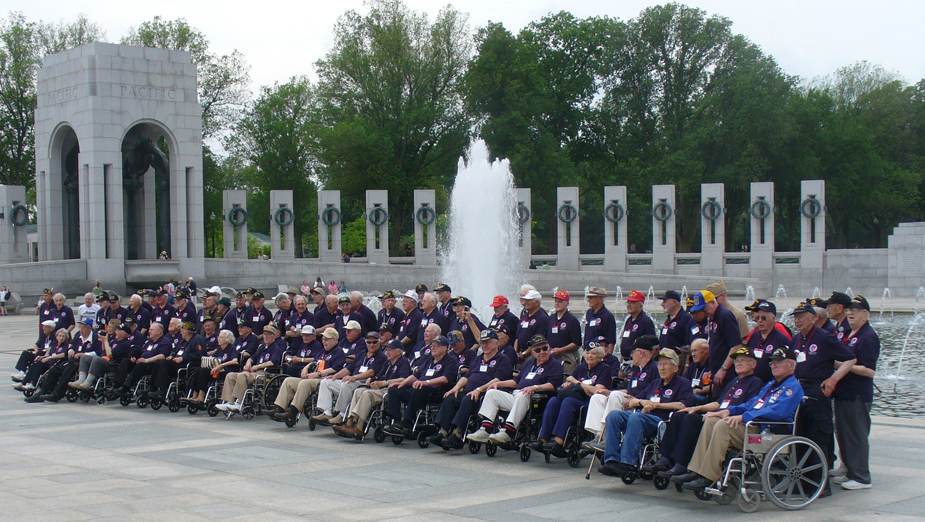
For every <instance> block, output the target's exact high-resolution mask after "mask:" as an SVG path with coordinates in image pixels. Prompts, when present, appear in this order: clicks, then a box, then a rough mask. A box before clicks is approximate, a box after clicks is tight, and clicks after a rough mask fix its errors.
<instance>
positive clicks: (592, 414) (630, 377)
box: [585, 335, 659, 436]
mask: <svg viewBox="0 0 925 522" xmlns="http://www.w3.org/2000/svg"><path fill="white" fill-rule="evenodd" d="M657 350H658V338H657V337H655V336H654V335H643V336H641V337H637V338H636V340H635V343H634V345H633V351H632V352H631V353H630V357H632V361H633V365H632V367H630V369H629V371H628V372H627V374H626V375H625V379H624V380H625V382H626V388H625V389H623V390H613V391H610V390H609V389H608V390H598V392H597V393H595V394H594V395H592V396H591V400H590V402H589V403H588V413H587V415H585V430H587V431H588V432H590V433H591V434H592V435H595V436H598V435H599V434H600V432H601V430H602V429H603V428H604V423H605V422H606V419H607V417H608V416H609V415H610V412H612V411H614V410H617V411H620V410H624V409H626V407H627V405H628V404H630V403H631V402H632V400H633V399H634V398H639V397H641V395H640V394H642V393H644V392H645V391H646V390H647V389H648V388H649V385H650V384H651V383H652V382H654V381H656V380H657V379H658V375H659V372H658V363H657V362H656V361H655V360H654V356H655V353H656V351H657ZM608 384H609V383H608Z"/></svg>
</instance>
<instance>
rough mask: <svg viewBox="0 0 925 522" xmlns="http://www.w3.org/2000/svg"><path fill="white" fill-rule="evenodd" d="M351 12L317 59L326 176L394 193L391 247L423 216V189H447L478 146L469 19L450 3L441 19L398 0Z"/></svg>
mask: <svg viewBox="0 0 925 522" xmlns="http://www.w3.org/2000/svg"><path fill="white" fill-rule="evenodd" d="M368 5H369V13H368V14H366V15H360V14H359V13H357V12H355V11H348V12H347V13H346V14H344V15H343V16H342V17H341V18H340V19H339V20H338V22H337V25H336V26H335V28H334V45H333V48H332V49H331V51H330V52H329V53H328V54H327V55H326V56H325V59H323V60H320V61H319V62H317V64H316V67H317V70H318V75H319V86H318V90H319V96H320V99H321V101H322V118H323V123H324V127H323V128H321V129H319V133H320V138H321V139H320V159H321V161H322V163H323V165H324V168H323V169H322V170H321V171H320V172H319V173H320V179H321V181H322V182H323V183H324V185H325V186H326V187H328V188H336V189H340V190H341V191H342V194H343V195H344V196H345V197H347V198H352V199H356V200H359V199H360V198H362V197H363V194H364V192H363V191H364V190H365V189H369V188H378V189H387V190H388V191H389V200H390V201H389V209H390V214H391V217H390V219H391V220H392V222H393V224H394V225H395V227H394V229H395V230H396V232H398V233H392V234H391V235H390V242H391V245H390V247H391V250H392V251H396V250H397V248H398V245H399V243H400V241H401V233H402V232H403V231H404V230H407V229H410V228H411V226H412V224H413V222H412V219H413V209H412V205H413V191H414V189H419V188H422V187H430V188H435V189H436V188H440V187H442V186H447V185H448V184H449V181H450V180H451V179H452V175H453V173H455V171H456V163H457V159H458V158H459V156H460V155H461V154H462V153H463V152H464V150H465V148H466V146H467V145H468V143H469V137H470V129H471V127H472V124H473V119H472V117H471V116H470V115H469V114H468V113H467V112H466V111H465V107H464V105H463V89H462V76H463V73H464V72H465V68H466V63H467V61H468V59H469V56H470V54H471V51H472V41H471V36H470V33H469V29H468V26H467V22H466V17H465V16H464V15H463V14H462V13H460V12H458V11H456V10H453V9H452V8H449V7H446V8H444V9H442V10H441V11H440V12H439V13H438V14H437V17H436V19H435V20H434V21H433V22H431V21H430V20H429V19H428V17H427V16H426V15H424V14H419V13H417V12H413V11H411V10H409V9H408V7H407V6H405V5H404V4H403V3H401V2H399V1H395V0H373V1H371V2H370V3H369V4H368Z"/></svg>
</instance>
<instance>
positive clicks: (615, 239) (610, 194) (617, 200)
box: [604, 186, 629, 272]
mask: <svg viewBox="0 0 925 522" xmlns="http://www.w3.org/2000/svg"><path fill="white" fill-rule="evenodd" d="M628 208H629V207H628V205H627V201H626V187H624V186H621V187H604V270H607V271H608V272H626V252H627V250H628V249H629V241H627V233H626V230H627V209H628Z"/></svg>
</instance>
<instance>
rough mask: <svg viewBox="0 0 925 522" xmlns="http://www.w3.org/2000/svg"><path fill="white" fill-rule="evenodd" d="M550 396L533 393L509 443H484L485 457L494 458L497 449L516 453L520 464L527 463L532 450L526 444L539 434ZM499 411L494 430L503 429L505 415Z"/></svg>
mask: <svg viewBox="0 0 925 522" xmlns="http://www.w3.org/2000/svg"><path fill="white" fill-rule="evenodd" d="M549 397H550V395H549V394H547V393H542V392H538V393H534V394H533V395H532V396H531V397H530V409H529V410H528V411H527V415H525V416H524V418H523V420H522V421H520V425H518V426H517V431H516V432H515V433H514V436H513V437H511V441H510V442H507V443H505V444H497V443H495V442H492V441H488V442H486V443H485V455H487V456H488V457H494V456H495V455H496V454H497V453H498V449H502V450H504V451H517V452H518V453H519V454H520V461H521V462H528V461H529V460H530V456H531V455H532V453H533V450H531V449H530V447H529V446H527V444H529V443H530V442H533V441H534V440H536V438H537V437H538V436H539V433H540V425H541V424H542V423H543V409H544V408H545V407H546V403H547V402H548V401H549ZM501 413H502V412H501V411H499V412H498V418H496V419H495V422H494V424H495V430H496V431H497V430H498V429H504V428H503V426H504V422H505V419H506V418H507V415H506V414H507V413H509V412H503V413H505V415H501Z"/></svg>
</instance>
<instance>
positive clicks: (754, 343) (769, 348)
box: [748, 328, 790, 382]
mask: <svg viewBox="0 0 925 522" xmlns="http://www.w3.org/2000/svg"><path fill="white" fill-rule="evenodd" d="M789 345H790V339H787V336H786V335H784V334H783V333H781V331H780V330H778V329H777V328H774V329H772V330H771V333H769V334H768V337H767V339H762V338H761V332H760V331H756V332H755V333H753V334H752V336H751V337H749V338H748V347H749V348H751V349H752V352H753V353H754V354H755V360H757V361H758V365H757V366H755V375H757V376H758V378H759V379H761V380H762V381H763V382H768V381H770V380H772V379H774V375H772V374H771V354H772V353H774V350H776V349H778V348H780V347H782V346H789Z"/></svg>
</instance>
